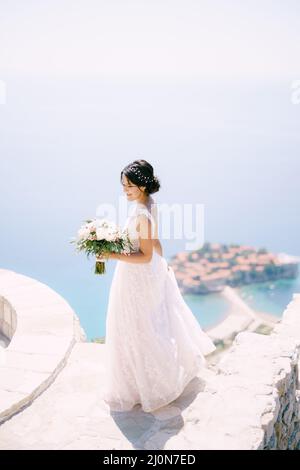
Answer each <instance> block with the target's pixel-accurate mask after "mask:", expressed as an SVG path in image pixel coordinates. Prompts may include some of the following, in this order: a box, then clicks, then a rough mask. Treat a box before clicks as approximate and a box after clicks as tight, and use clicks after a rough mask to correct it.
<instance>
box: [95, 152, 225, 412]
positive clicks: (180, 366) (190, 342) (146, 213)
mask: <svg viewBox="0 0 300 470" xmlns="http://www.w3.org/2000/svg"><path fill="white" fill-rule="evenodd" d="M121 183H122V185H123V188H124V191H125V193H126V195H127V199H128V201H135V205H134V206H133V210H132V212H131V214H130V215H129V217H128V218H127V220H126V223H125V226H124V228H127V229H128V233H129V237H130V240H131V242H132V244H133V251H132V252H131V253H130V254H129V255H127V254H117V253H110V254H107V255H105V257H103V256H97V257H96V259H97V260H101V261H103V260H106V259H108V258H110V259H117V260H118V262H117V264H116V268H115V271H114V276H113V280H112V284H111V288H110V293H109V300H108V309H107V316H106V336H105V356H106V361H105V367H106V380H107V381H106V384H105V385H106V389H105V395H104V400H105V402H106V403H107V404H108V405H109V407H110V409H111V410H113V411H128V410H131V409H132V408H133V407H134V406H135V405H137V404H139V405H141V407H142V409H143V410H144V411H146V412H152V411H154V410H157V409H158V408H161V407H162V406H165V405H167V404H168V403H171V402H172V401H173V400H175V399H176V398H178V397H179V396H180V394H181V393H182V392H183V390H184V388H185V387H186V385H187V384H188V382H190V381H191V380H192V379H193V378H194V377H195V376H196V375H197V373H198V372H199V371H201V369H202V368H203V367H205V366H206V365H207V361H206V359H205V357H204V356H205V355H207V354H209V353H211V352H212V351H214V350H215V349H216V347H215V345H214V343H213V342H212V340H211V339H210V338H209V336H208V335H207V334H206V333H205V332H204V331H203V330H202V328H201V327H200V325H199V323H198V321H197V320H196V318H195V316H194V315H193V313H192V311H191V310H190V309H189V307H188V306H187V304H186V303H185V301H184V299H183V297H182V295H181V293H180V291H179V288H178V285H177V281H176V278H175V275H174V272H173V270H172V268H171V267H168V264H167V261H166V259H165V258H164V257H163V253H162V246H161V243H160V241H159V239H158V224H157V208H156V204H155V202H154V200H153V198H152V196H151V194H153V193H155V192H157V191H158V190H159V188H160V182H159V180H158V178H157V177H156V176H155V175H154V174H153V167H152V166H151V165H150V163H148V162H147V161H145V160H135V161H134V162H133V163H130V164H129V165H127V166H126V167H125V168H124V169H123V170H122V172H121Z"/></svg>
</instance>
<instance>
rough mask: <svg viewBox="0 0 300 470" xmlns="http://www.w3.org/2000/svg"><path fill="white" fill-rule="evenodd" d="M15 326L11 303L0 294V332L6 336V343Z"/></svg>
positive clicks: (14, 313) (14, 314)
mask: <svg viewBox="0 0 300 470" xmlns="http://www.w3.org/2000/svg"><path fill="white" fill-rule="evenodd" d="M16 328H17V315H16V312H15V310H14V309H13V307H12V306H11V304H10V303H9V302H8V301H7V300H6V299H5V298H4V297H2V296H1V295H0V333H2V335H4V336H5V338H7V343H9V341H10V340H11V339H12V337H13V335H14V333H15V331H16Z"/></svg>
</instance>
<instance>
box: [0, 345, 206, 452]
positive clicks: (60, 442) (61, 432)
mask: <svg viewBox="0 0 300 470" xmlns="http://www.w3.org/2000/svg"><path fill="white" fill-rule="evenodd" d="M103 358H104V346H103V345H101V344H97V343H76V345H75V346H74V348H73V350H72V352H71V355H70V357H69V360H68V363H67V365H66V367H65V368H64V369H63V370H62V371H61V372H60V374H59V375H58V376H57V378H56V379H55V381H54V382H53V383H52V384H51V385H50V387H49V388H48V389H47V390H45V391H44V392H43V393H42V394H41V395H40V396H39V397H38V398H37V399H36V400H35V401H34V402H33V403H32V404H31V405H29V406H27V407H26V408H25V409H23V411H21V412H19V413H18V414H16V415H14V416H13V417H12V418H11V419H9V420H7V421H6V422H5V423H3V424H2V426H0V449H2V450H4V449H52V450H55V449H96V450H97V449H105V450H111V449H148V450H150V449H197V448H198V447H197V442H195V439H197V433H196V435H195V433H193V432H190V431H188V432H186V429H189V428H190V426H189V424H192V423H194V421H195V417H196V416H197V415H199V413H197V410H196V409H195V408H197V401H198V400H201V401H202V402H203V400H205V394H206V390H205V388H206V383H207V382H209V379H210V378H213V376H215V371H214V370H213V366H209V367H208V368H207V369H205V370H204V371H203V372H202V373H201V377H195V378H194V379H193V380H192V381H191V382H190V383H189V384H188V385H187V387H186V389H185V390H184V392H183V394H182V395H181V396H180V397H179V398H178V399H177V400H175V401H174V402H172V404H170V405H168V406H166V407H164V408H161V409H160V410H157V411H156V412H155V413H145V412H143V411H142V410H141V408H140V405H137V406H136V407H135V408H134V409H133V410H132V411H130V412H123V413H120V412H111V411H110V409H109V407H108V406H107V405H106V403H105V402H104V401H103V399H102V394H103V382H104V368H103Z"/></svg>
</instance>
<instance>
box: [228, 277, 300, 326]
mask: <svg viewBox="0 0 300 470" xmlns="http://www.w3.org/2000/svg"><path fill="white" fill-rule="evenodd" d="M236 290H237V292H238V293H239V295H240V296H241V297H242V298H243V300H245V302H246V303H247V304H248V305H249V306H250V307H251V308H253V309H254V310H258V311H261V312H266V313H271V314H273V315H275V316H276V317H281V315H282V313H283V311H284V309H285V307H286V306H287V305H288V303H289V302H291V300H292V299H293V293H296V292H298V293H300V276H298V277H297V278H296V279H282V280H278V281H272V282H263V283H258V284H252V285H247V286H243V287H239V288H237V289H236Z"/></svg>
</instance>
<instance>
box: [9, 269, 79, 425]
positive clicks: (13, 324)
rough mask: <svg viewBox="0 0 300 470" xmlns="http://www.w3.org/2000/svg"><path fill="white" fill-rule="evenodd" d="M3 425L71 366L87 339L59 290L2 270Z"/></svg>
mask: <svg viewBox="0 0 300 470" xmlns="http://www.w3.org/2000/svg"><path fill="white" fill-rule="evenodd" d="M0 333H2V334H4V335H5V337H6V338H7V340H8V341H7V342H8V343H9V344H8V346H7V347H6V348H3V347H0V423H2V422H4V421H5V420H7V419H8V418H10V417H11V416H12V415H13V414H15V413H16V412H18V411H20V410H21V409H22V408H23V407H25V406H26V405H28V404H30V403H31V402H32V400H34V399H35V398H36V397H37V396H38V395H39V394H40V393H42V392H43V391H44V390H45V389H46V388H47V387H48V386H49V385H50V384H51V383H52V382H53V380H54V379H55V377H56V376H57V374H58V373H59V372H60V370H61V369H62V368H63V367H64V366H65V364H66V361H67V358H68V356H69V354H70V352H71V350H72V348H73V346H74V344H75V343H76V341H85V340H86V337H85V334H84V332H83V330H82V329H81V327H80V323H79V320H78V318H77V316H76V314H75V312H74V311H73V310H72V308H71V307H70V305H69V304H68V303H67V302H66V301H65V300H64V299H63V298H62V297H61V296H60V295H59V294H58V293H57V292H55V291H54V290H53V289H51V288H50V287H48V286H47V285H45V284H43V283H41V282H39V281H36V280H35V279H33V278H30V277H28V276H24V275H22V274H18V273H15V272H13V271H8V270H5V269H1V270H0Z"/></svg>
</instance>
